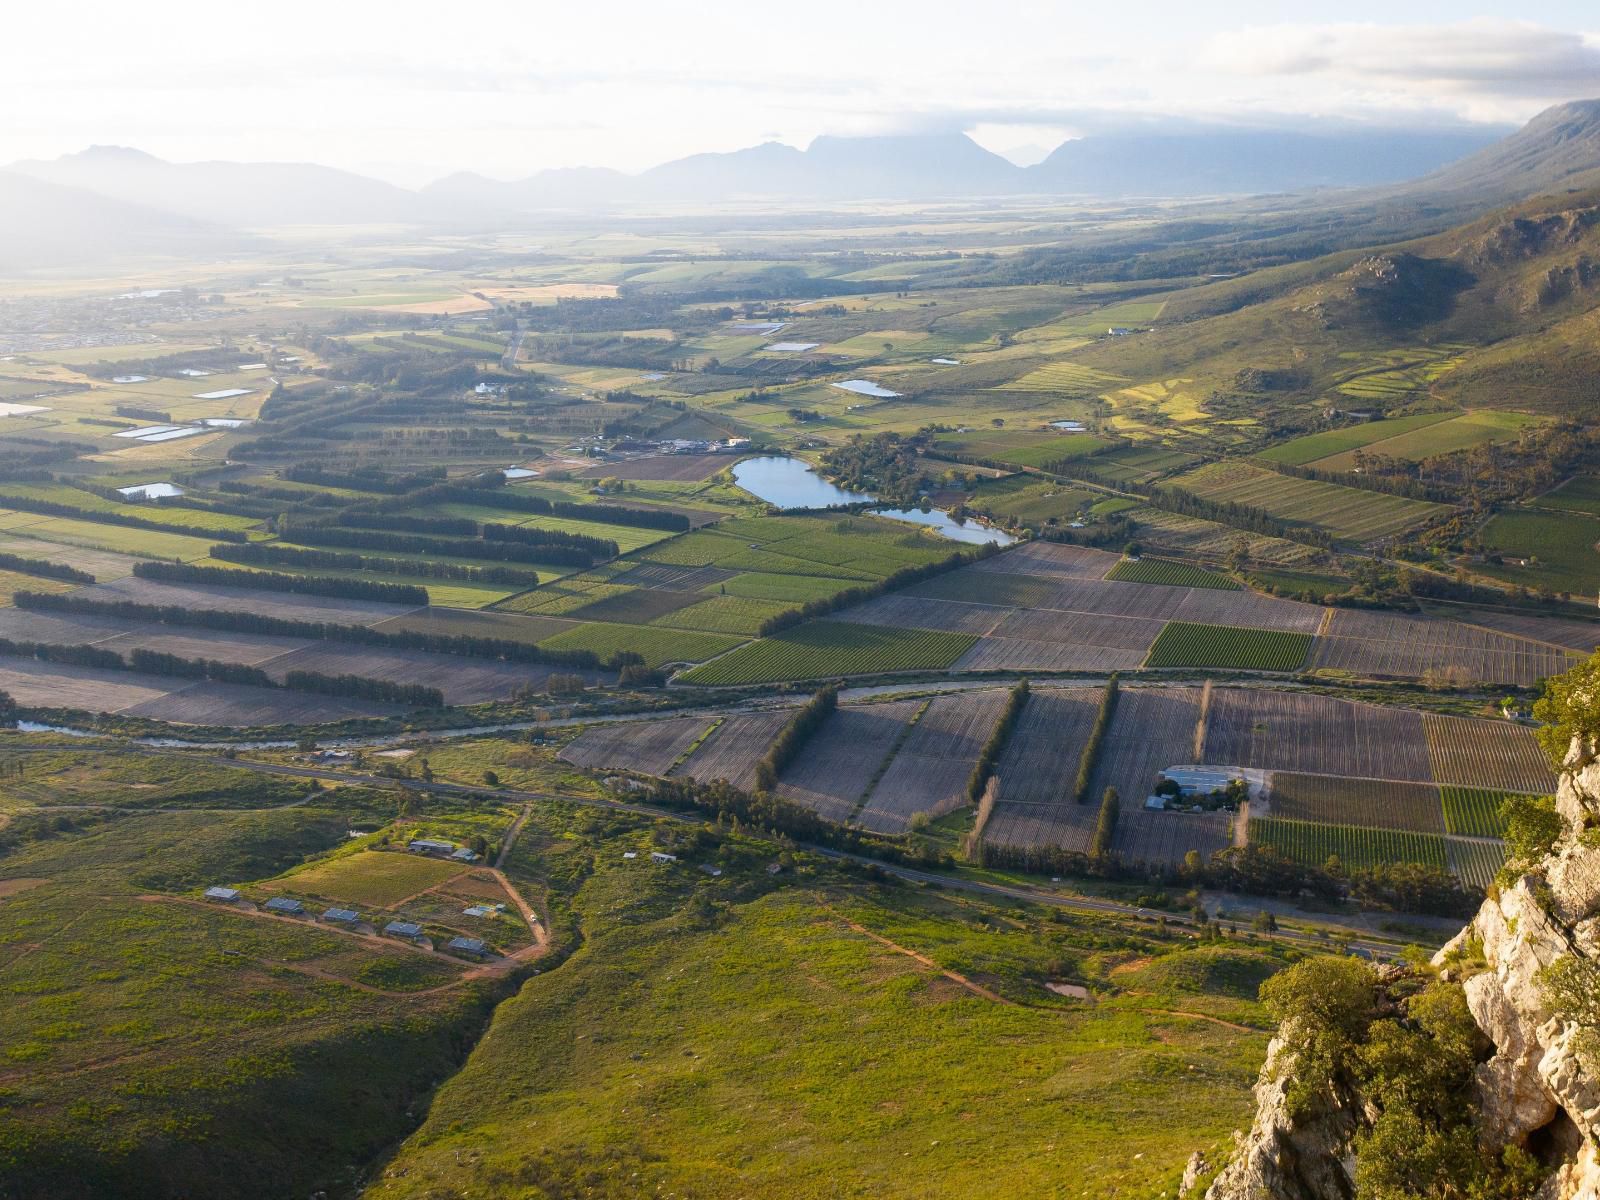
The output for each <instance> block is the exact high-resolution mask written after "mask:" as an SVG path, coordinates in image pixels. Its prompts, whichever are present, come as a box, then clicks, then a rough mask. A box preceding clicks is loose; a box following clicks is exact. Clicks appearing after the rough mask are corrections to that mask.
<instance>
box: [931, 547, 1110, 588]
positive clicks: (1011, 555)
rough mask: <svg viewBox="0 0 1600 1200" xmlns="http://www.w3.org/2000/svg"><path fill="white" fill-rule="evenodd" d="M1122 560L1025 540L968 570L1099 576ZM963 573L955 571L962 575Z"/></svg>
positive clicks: (1050, 576)
mask: <svg viewBox="0 0 1600 1200" xmlns="http://www.w3.org/2000/svg"><path fill="white" fill-rule="evenodd" d="M1120 561H1121V555H1117V554H1111V553H1108V552H1107V551H1105V550H1091V549H1089V548H1088V547H1087V546H1068V545H1062V544H1058V543H1055V542H1025V543H1024V544H1023V545H1021V546H1018V547H1017V548H1016V549H1014V550H1007V551H1006V552H1005V553H1004V554H996V555H995V556H994V557H993V558H986V559H984V560H983V561H982V562H978V563H974V564H973V565H972V566H970V567H967V568H965V570H966V571H980V572H999V573H1001V574H1010V573H1013V572H1015V573H1019V574H1023V575H1039V576H1043V577H1045V578H1047V579H1099V578H1101V577H1102V576H1104V575H1105V573H1106V572H1107V571H1109V570H1110V569H1111V568H1112V567H1114V566H1115V565H1116V564H1117V563H1118V562H1120ZM962 573H963V572H960V571H958V572H956V574H958V575H959V574H962Z"/></svg>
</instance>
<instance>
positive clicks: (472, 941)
mask: <svg viewBox="0 0 1600 1200" xmlns="http://www.w3.org/2000/svg"><path fill="white" fill-rule="evenodd" d="M444 948H445V949H446V950H450V951H453V952H454V953H456V954H470V955H472V957H474V958H483V957H484V956H485V955H487V954H488V953H489V944H488V943H487V942H485V941H484V940H483V939H482V938H473V937H453V938H451V939H450V940H449V941H448V942H446V943H445V947H444Z"/></svg>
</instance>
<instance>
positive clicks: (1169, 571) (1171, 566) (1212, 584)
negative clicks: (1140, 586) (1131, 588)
mask: <svg viewBox="0 0 1600 1200" xmlns="http://www.w3.org/2000/svg"><path fill="white" fill-rule="evenodd" d="M1106 578H1107V579H1118V580H1122V581H1123V582H1125V583H1164V584H1167V585H1169V586H1171V587H1201V588H1216V589H1217V590H1219V591H1224V592H1237V591H1239V590H1240V584H1239V581H1238V580H1237V579H1230V578H1229V577H1228V576H1226V575H1218V574H1217V573H1216V572H1215V571H1207V570H1206V569H1205V568H1204V567H1197V566H1195V565H1194V564H1193V563H1186V562H1178V561H1177V560H1175V559H1171V558H1125V559H1123V560H1122V561H1121V562H1119V563H1118V564H1117V565H1116V566H1114V567H1112V568H1111V570H1110V571H1108V572H1107V573H1106Z"/></svg>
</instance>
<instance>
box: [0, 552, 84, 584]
mask: <svg viewBox="0 0 1600 1200" xmlns="http://www.w3.org/2000/svg"><path fill="white" fill-rule="evenodd" d="M0 571H17V572H19V573H21V574H23V575H36V576H38V577H39V578H41V579H59V580H61V581H63V582H64V583H93V582H94V576H93V575H91V574H89V572H87V571H80V570H78V568H77V567H69V566H67V565H66V564H65V563H56V562H49V561H48V560H46V559H43V558H23V557H22V555H20V554H0Z"/></svg>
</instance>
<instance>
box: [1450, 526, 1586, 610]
mask: <svg viewBox="0 0 1600 1200" xmlns="http://www.w3.org/2000/svg"><path fill="white" fill-rule="evenodd" d="M1482 538H1483V542H1484V545H1485V546H1486V547H1488V548H1489V549H1490V550H1492V551H1495V552H1497V553H1499V554H1501V555H1503V556H1504V557H1505V559H1506V561H1505V562H1504V563H1502V564H1501V565H1499V566H1496V565H1494V564H1492V563H1482V564H1478V565H1476V566H1475V568H1474V569H1475V570H1478V571H1481V572H1483V573H1484V574H1485V575H1492V576H1494V577H1495V578H1497V579H1503V580H1506V581H1507V582H1510V583H1520V584H1524V585H1526V586H1527V587H1539V586H1541V585H1542V586H1544V587H1548V588H1550V589H1552V590H1553V591H1557V592H1577V593H1587V594H1591V595H1592V594H1594V593H1595V592H1597V591H1600V552H1597V551H1596V550H1595V543H1596V542H1600V520H1596V519H1595V518H1594V517H1589V516H1581V515H1578V514H1576V513H1566V512H1550V511H1548V510H1545V509H1515V508H1514V509H1508V510H1506V511H1505V512H1501V513H1498V514H1496V515H1495V516H1493V517H1491V518H1490V519H1489V521H1488V522H1487V523H1486V524H1485V525H1484V527H1483V529H1482ZM1513 558H1518V559H1528V560H1529V562H1528V565H1527V566H1518V565H1516V564H1515V563H1514V562H1512V561H1510V560H1511V559H1513Z"/></svg>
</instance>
